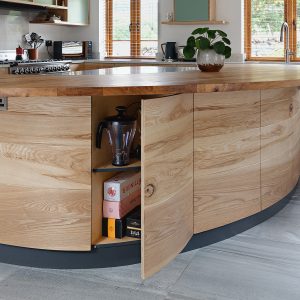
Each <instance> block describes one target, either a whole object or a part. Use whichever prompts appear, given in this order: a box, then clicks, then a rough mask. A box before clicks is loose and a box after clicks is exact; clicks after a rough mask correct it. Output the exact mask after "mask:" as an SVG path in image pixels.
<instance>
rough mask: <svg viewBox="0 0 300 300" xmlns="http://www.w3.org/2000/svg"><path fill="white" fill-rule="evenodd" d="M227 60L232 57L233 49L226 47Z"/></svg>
mask: <svg viewBox="0 0 300 300" xmlns="http://www.w3.org/2000/svg"><path fill="white" fill-rule="evenodd" d="M224 55H225V58H229V57H231V48H230V47H228V46H226V47H225V51H224Z"/></svg>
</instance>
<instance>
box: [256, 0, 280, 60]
mask: <svg viewBox="0 0 300 300" xmlns="http://www.w3.org/2000/svg"><path fill="white" fill-rule="evenodd" d="M251 3H252V4H251V10H252V28H251V29H252V34H251V37H252V41H251V56H252V57H283V56H284V43H280V28H281V25H282V23H283V22H284V0H252V1H251Z"/></svg>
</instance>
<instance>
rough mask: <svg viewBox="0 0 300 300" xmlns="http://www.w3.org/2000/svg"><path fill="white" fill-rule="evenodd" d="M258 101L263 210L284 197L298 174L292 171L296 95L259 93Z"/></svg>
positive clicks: (280, 91) (277, 91)
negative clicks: (260, 126) (259, 104)
mask: <svg viewBox="0 0 300 300" xmlns="http://www.w3.org/2000/svg"><path fill="white" fill-rule="evenodd" d="M261 98H262V99H261V101H262V106H261V107H262V108H261V123H262V128H261V193H262V194H261V197H262V209H265V208H267V207H269V206H271V205H272V204H274V203H276V202H277V201H279V200H281V199H282V198H283V197H284V196H286V195H287V194H288V193H289V192H290V191H291V190H292V188H293V187H294V186H295V185H296V183H297V179H298V174H299V173H298V172H299V170H297V169H294V167H296V164H295V163H296V162H298V159H297V157H296V156H297V155H298V151H299V149H297V148H296V147H298V146H299V137H297V134H298V133H299V129H298V128H297V127H299V123H298V122H297V121H296V120H297V119H298V118H299V108H298V105H299V104H298V101H299V100H298V98H299V91H298V89H297V88H290V89H274V90H267V91H262V94H261ZM294 106H295V107H294ZM294 109H296V114H295V115H294V112H295V111H294ZM296 123H298V124H296ZM293 172H294V174H293Z"/></svg>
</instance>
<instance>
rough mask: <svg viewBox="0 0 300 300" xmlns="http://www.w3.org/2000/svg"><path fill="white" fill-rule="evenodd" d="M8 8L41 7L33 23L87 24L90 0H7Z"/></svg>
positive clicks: (4, 3)
mask: <svg viewBox="0 0 300 300" xmlns="http://www.w3.org/2000/svg"><path fill="white" fill-rule="evenodd" d="M1 3H2V4H3V5H4V6H5V7H7V8H11V9H14V10H15V9H18V10H22V9H24V8H27V10H28V8H32V9H35V11H36V10H37V9H40V13H39V14H38V15H37V16H36V17H35V19H34V20H32V21H31V23H39V24H55V25H73V26H85V25H88V24H89V11H90V1H89V0H5V1H1V0H0V4H1Z"/></svg>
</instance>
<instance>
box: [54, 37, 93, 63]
mask: <svg viewBox="0 0 300 300" xmlns="http://www.w3.org/2000/svg"><path fill="white" fill-rule="evenodd" d="M53 58H54V59H72V60H73V59H92V58H93V43H92V42H91V41H83V42H78V41H54V43H53Z"/></svg>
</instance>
